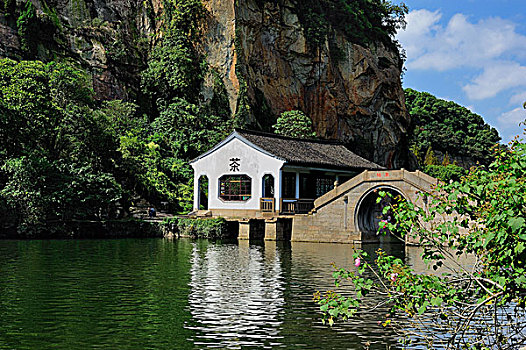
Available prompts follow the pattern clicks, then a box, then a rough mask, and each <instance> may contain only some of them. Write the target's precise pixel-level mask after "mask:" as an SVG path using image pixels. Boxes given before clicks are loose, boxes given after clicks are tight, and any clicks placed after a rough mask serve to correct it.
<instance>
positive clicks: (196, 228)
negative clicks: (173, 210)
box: [163, 218, 229, 239]
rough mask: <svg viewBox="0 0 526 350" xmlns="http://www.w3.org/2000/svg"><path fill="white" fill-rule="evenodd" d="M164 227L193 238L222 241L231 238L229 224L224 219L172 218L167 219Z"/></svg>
mask: <svg viewBox="0 0 526 350" xmlns="http://www.w3.org/2000/svg"><path fill="white" fill-rule="evenodd" d="M163 225H165V226H172V227H173V229H174V231H176V232H177V233H178V234H180V235H182V236H190V237H192V238H207V239H221V238H226V237H228V236H229V230H228V223H227V221H226V220H225V219H224V218H214V219H190V218H171V219H166V220H165V221H164V222H163ZM174 233H175V232H174Z"/></svg>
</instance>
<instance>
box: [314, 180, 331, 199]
mask: <svg viewBox="0 0 526 350" xmlns="http://www.w3.org/2000/svg"><path fill="white" fill-rule="evenodd" d="M333 188H334V178H333V177H318V178H316V196H317V197H320V196H323V195H324V194H325V193H327V192H329V191H330V190H332V189H333Z"/></svg>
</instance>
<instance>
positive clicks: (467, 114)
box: [405, 89, 500, 165]
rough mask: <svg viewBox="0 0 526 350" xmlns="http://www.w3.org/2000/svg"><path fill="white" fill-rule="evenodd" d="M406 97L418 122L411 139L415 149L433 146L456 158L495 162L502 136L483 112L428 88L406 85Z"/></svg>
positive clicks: (410, 112)
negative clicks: (423, 89) (429, 91)
mask: <svg viewBox="0 0 526 350" xmlns="http://www.w3.org/2000/svg"><path fill="white" fill-rule="evenodd" d="M405 98H406V105H407V110H408V111H409V114H410V115H411V117H412V119H413V126H414V129H413V131H412V133H411V135H410V140H409V142H410V147H411V148H412V149H418V152H420V153H421V152H423V151H424V150H427V149H428V148H429V147H431V148H432V149H434V150H436V151H440V152H442V153H446V152H448V153H449V155H450V156H452V157H453V158H455V157H466V158H471V159H473V164H476V163H477V162H479V163H480V164H483V165H489V164H490V163H491V161H492V160H493V155H492V149H493V147H494V146H495V145H496V144H497V143H498V142H499V141H500V136H499V134H498V132H497V130H496V129H494V128H493V127H491V126H490V125H488V124H486V123H485V122H484V120H483V119H482V117H481V116H479V115H477V114H475V113H472V112H471V111H470V110H469V109H467V108H465V107H462V106H460V105H458V104H456V103H455V102H451V101H445V100H441V99H439V98H436V97H435V96H433V95H431V94H429V93H427V92H419V91H415V90H412V89H405Z"/></svg>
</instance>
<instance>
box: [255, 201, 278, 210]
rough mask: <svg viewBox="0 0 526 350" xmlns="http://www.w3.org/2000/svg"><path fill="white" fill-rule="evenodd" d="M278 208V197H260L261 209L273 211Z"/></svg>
mask: <svg viewBox="0 0 526 350" xmlns="http://www.w3.org/2000/svg"><path fill="white" fill-rule="evenodd" d="M275 208H276V198H260V199H259V209H260V210H261V211H264V212H273V211H274V210H275Z"/></svg>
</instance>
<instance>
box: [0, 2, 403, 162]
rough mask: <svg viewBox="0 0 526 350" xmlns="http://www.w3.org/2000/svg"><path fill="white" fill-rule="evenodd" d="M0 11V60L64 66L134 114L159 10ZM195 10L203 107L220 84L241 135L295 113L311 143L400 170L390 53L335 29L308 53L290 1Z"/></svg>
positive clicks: (152, 5)
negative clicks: (341, 147) (336, 145)
mask: <svg viewBox="0 0 526 350" xmlns="http://www.w3.org/2000/svg"><path fill="white" fill-rule="evenodd" d="M3 1H4V2H3V5H4V6H3V9H2V10H1V14H0V55H2V56H8V57H14V58H18V59H35V58H36V59H41V60H52V59H62V60H66V59H67V60H72V61H73V62H74V63H75V64H77V65H80V66H82V67H83V68H85V69H86V70H87V71H88V72H90V74H91V75H92V76H93V87H94V90H95V92H96V95H97V97H98V98H99V99H114V98H121V99H128V100H135V101H137V102H138V103H139V104H141V99H142V98H143V97H142V96H141V89H140V88H139V86H140V72H141V71H142V70H143V69H144V68H145V67H146V64H147V61H148V53H149V52H150V51H151V48H152V47H153V46H154V45H155V42H156V40H162V25H161V24H162V23H161V20H160V19H161V18H162V16H161V14H162V11H163V6H162V0H146V1H143V0H140V1H137V0H46V1H45V0H31V2H29V3H25V2H21V1H20V0H16V2H15V0H3ZM203 4H204V6H205V8H206V16H205V17H206V18H205V21H204V23H203V25H202V37H203V40H202V41H201V42H199V43H196V46H198V47H199V50H200V51H201V52H202V53H203V57H205V60H206V63H207V64H208V66H209V68H212V69H209V70H208V73H207V74H206V76H205V79H204V81H203V84H202V93H201V95H202V96H201V100H202V101H203V103H207V101H212V100H213V97H214V96H213V95H214V91H216V90H215V89H214V81H215V80H216V79H215V78H216V77H219V78H220V79H221V81H222V82H223V84H224V87H225V91H226V94H227V95H228V101H229V104H230V109H231V111H232V115H238V116H240V118H244V119H245V122H246V124H247V125H249V126H252V127H258V128H261V129H266V130H269V129H270V125H272V124H273V123H274V121H275V119H276V117H277V116H278V115H279V114H280V113H281V112H283V111H286V110H291V109H301V110H303V111H304V112H305V113H306V114H307V115H308V116H310V117H311V119H312V120H313V123H314V125H315V129H316V132H317V134H318V135H319V136H320V137H324V138H330V139H339V140H341V141H344V142H346V143H348V144H349V145H350V147H351V148H352V149H353V150H355V151H356V152H357V153H359V154H361V155H363V156H365V157H367V158H369V159H372V160H374V161H376V162H378V163H380V164H382V165H386V166H388V167H397V166H403V165H404V162H405V161H406V155H407V153H406V146H405V140H406V136H407V129H408V126H409V124H410V120H409V117H408V114H407V112H406V109H405V104H404V93H403V90H402V87H401V82H400V73H401V66H402V62H401V60H400V57H399V53H398V51H397V50H396V49H394V48H393V47H389V46H388V45H385V44H383V43H381V42H377V43H372V44H368V45H358V44H356V43H353V42H351V41H350V40H349V39H348V38H347V37H346V36H345V35H344V34H343V33H341V32H340V31H338V30H337V29H334V28H332V29H331V28H329V30H328V33H329V34H328V35H327V37H326V38H325V39H324V42H321V43H320V44H319V45H316V46H314V45H312V43H310V42H309V40H307V39H306V35H305V32H306V30H305V28H304V26H303V25H302V22H301V20H300V17H301V13H299V11H300V10H299V7H298V6H297V3H295V2H294V1H292V0H290V1H289V0H282V1H261V0H259V1H256V0H237V1H236V0H203ZM21 18H22V19H21ZM241 112H242V113H241Z"/></svg>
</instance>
